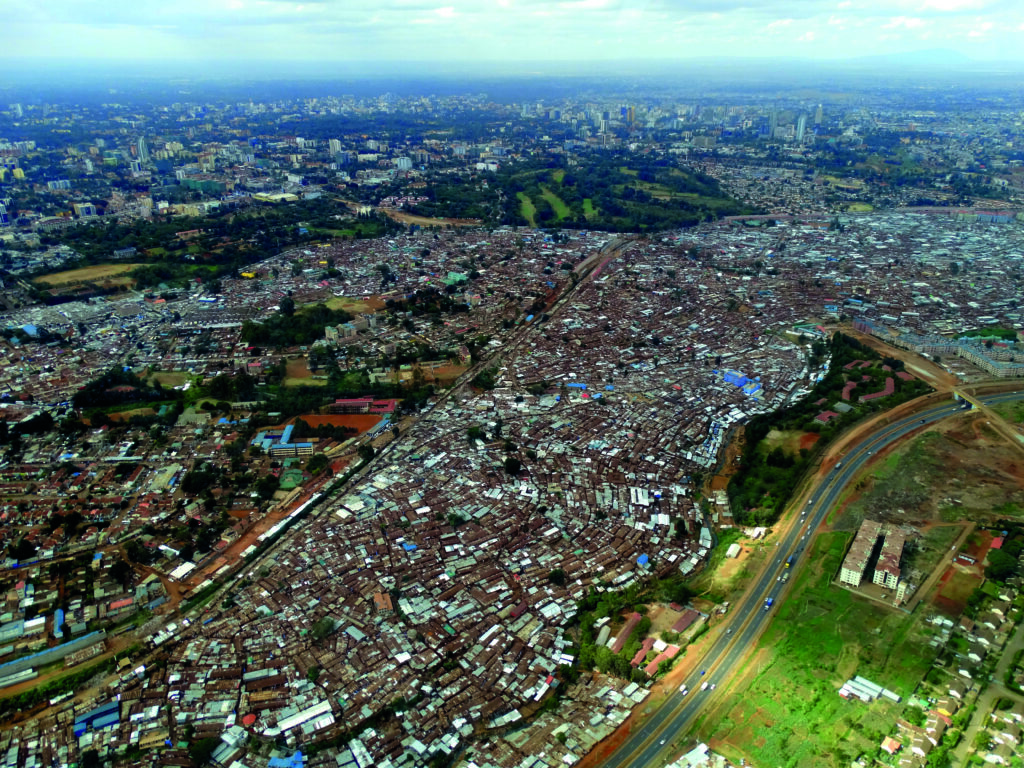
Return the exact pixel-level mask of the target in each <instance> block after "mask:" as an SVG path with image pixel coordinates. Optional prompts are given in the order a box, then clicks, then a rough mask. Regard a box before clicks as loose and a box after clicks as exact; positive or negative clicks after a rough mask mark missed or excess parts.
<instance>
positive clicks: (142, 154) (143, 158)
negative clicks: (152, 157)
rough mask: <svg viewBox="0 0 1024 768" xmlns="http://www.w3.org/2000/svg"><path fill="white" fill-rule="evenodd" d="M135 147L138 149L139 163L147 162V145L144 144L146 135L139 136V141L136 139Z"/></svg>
mask: <svg viewBox="0 0 1024 768" xmlns="http://www.w3.org/2000/svg"><path fill="white" fill-rule="evenodd" d="M136 149H138V150H139V162H140V163H147V162H149V147H147V146H146V137H145V136H139V141H138V144H136Z"/></svg>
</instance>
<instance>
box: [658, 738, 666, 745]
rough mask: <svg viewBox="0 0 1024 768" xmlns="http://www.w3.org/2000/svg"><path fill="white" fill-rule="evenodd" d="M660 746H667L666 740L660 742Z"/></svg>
mask: <svg viewBox="0 0 1024 768" xmlns="http://www.w3.org/2000/svg"><path fill="white" fill-rule="evenodd" d="M658 744H660V745H661V746H663V747H664V746H665V740H664V739H662V740H661V741H659V742H658Z"/></svg>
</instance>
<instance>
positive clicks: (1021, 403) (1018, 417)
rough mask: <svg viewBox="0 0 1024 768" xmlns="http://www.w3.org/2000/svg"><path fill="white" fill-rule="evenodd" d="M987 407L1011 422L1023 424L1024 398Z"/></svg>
mask: <svg viewBox="0 0 1024 768" xmlns="http://www.w3.org/2000/svg"><path fill="white" fill-rule="evenodd" d="M989 407H990V408H991V409H992V410H993V411H995V412H996V413H998V414H999V415H1000V416H1002V417H1003V418H1004V419H1006V420H1007V421H1009V422H1010V423H1012V424H1024V400H1015V401H1011V402H1009V403H999V404H998V405H991V406H989Z"/></svg>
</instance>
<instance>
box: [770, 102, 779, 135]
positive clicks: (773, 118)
mask: <svg viewBox="0 0 1024 768" xmlns="http://www.w3.org/2000/svg"><path fill="white" fill-rule="evenodd" d="M778 127H779V113H778V110H776V109H775V107H772V108H771V110H769V112H768V138H770V139H774V138H775V129H776V128H778Z"/></svg>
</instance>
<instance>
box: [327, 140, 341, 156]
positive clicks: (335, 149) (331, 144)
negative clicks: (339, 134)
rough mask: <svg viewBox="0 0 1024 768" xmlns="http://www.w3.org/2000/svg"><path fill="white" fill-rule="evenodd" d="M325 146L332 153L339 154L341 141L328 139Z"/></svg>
mask: <svg viewBox="0 0 1024 768" xmlns="http://www.w3.org/2000/svg"><path fill="white" fill-rule="evenodd" d="M327 148H328V150H329V151H330V153H331V154H332V155H340V154H341V142H340V141H338V140H337V139H330V140H329V141H328V142H327Z"/></svg>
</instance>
